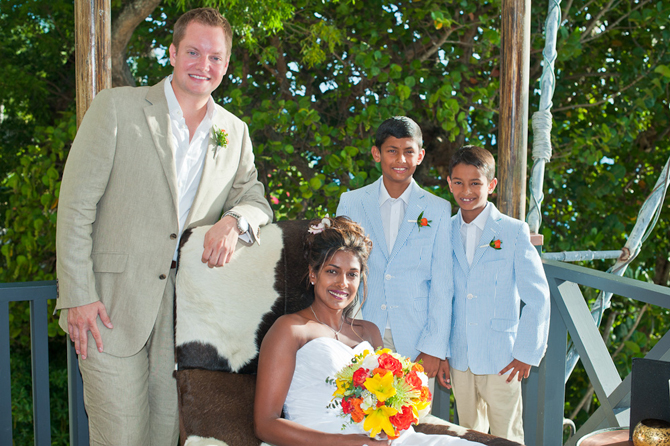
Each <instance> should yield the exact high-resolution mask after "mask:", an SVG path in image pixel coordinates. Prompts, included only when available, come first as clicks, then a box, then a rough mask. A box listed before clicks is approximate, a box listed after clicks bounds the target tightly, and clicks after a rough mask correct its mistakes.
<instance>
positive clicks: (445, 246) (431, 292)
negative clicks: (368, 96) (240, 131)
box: [337, 116, 453, 382]
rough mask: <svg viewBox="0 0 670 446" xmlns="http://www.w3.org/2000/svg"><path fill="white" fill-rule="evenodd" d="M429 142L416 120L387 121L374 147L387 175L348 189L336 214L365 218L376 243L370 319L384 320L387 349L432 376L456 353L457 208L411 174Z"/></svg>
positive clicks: (371, 272)
mask: <svg viewBox="0 0 670 446" xmlns="http://www.w3.org/2000/svg"><path fill="white" fill-rule="evenodd" d="M422 145H423V139H422V135H421V129H420V128H419V126H418V125H417V124H416V122H414V121H412V120H411V119H409V118H407V117H404V116H396V117H393V118H390V119H387V120H386V121H384V122H383V123H382V124H381V125H380V126H379V128H378V129H377V133H376V135H375V145H374V146H373V147H372V156H373V158H374V160H375V161H376V162H378V163H380V165H381V170H382V177H381V178H380V179H379V180H378V181H376V182H374V183H372V184H370V185H369V186H366V187H363V188H361V189H358V190H355V191H351V192H346V193H344V194H343V195H342V197H341V198H340V204H339V206H338V208H337V215H347V216H349V217H350V218H351V219H352V220H354V221H355V222H357V223H359V224H360V225H361V226H362V227H363V228H364V229H365V232H366V233H367V236H368V237H370V239H372V242H373V249H372V253H371V255H370V259H369V260H368V268H369V274H368V287H367V288H368V293H367V299H366V301H365V303H364V304H363V307H362V310H363V311H362V313H363V318H364V319H365V320H368V321H372V322H374V323H375V324H376V325H377V327H378V328H379V330H380V332H381V333H382V334H383V335H384V336H383V337H384V345H385V347H388V348H391V349H393V350H395V351H397V352H398V353H400V354H401V355H404V356H407V357H410V358H412V359H416V360H422V361H423V366H424V368H425V371H426V374H427V375H428V377H429V378H433V377H435V376H436V375H437V374H438V370H439V369H440V367H441V366H443V361H442V360H443V359H445V358H446V357H447V356H448V355H449V342H448V341H449V329H450V321H451V301H452V298H453V284H452V275H451V266H452V259H451V255H449V253H450V252H451V205H450V204H449V202H448V201H446V200H444V199H442V198H439V197H436V196H435V195H433V194H431V193H429V192H426V191H424V190H423V189H421V187H419V186H418V185H417V184H416V182H415V181H414V180H413V178H412V175H413V174H414V171H415V170H416V167H417V166H418V165H419V164H421V161H422V160H423V157H424V154H425V152H424V149H423V148H422ZM446 366H447V367H448V364H447V365H446ZM447 373H448V369H447ZM431 382H434V380H431Z"/></svg>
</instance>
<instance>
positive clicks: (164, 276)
mask: <svg viewBox="0 0 670 446" xmlns="http://www.w3.org/2000/svg"><path fill="white" fill-rule="evenodd" d="M166 277H167V276H166V275H165V274H161V275H160V276H158V278H159V279H161V280H165V278H166Z"/></svg>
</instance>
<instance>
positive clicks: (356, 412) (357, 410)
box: [350, 398, 365, 423]
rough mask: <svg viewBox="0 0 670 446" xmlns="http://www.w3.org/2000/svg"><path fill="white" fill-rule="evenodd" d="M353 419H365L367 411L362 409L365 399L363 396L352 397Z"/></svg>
mask: <svg viewBox="0 0 670 446" xmlns="http://www.w3.org/2000/svg"><path fill="white" fill-rule="evenodd" d="M350 402H351V419H352V420H354V422H355V423H360V422H361V421H363V420H364V419H365V412H363V409H361V403H362V402H363V400H362V399H361V398H351V401H350Z"/></svg>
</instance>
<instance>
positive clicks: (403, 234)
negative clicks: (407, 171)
mask: <svg viewBox="0 0 670 446" xmlns="http://www.w3.org/2000/svg"><path fill="white" fill-rule="evenodd" d="M410 187H411V188H412V193H411V194H410V196H409V203H407V210H406V211H405V216H404V218H403V219H402V224H401V225H400V228H398V236H397V237H396V239H395V243H394V244H393V251H392V252H391V258H393V257H394V256H395V255H396V254H397V253H398V251H399V250H400V248H401V247H402V246H403V245H404V244H405V242H406V241H407V238H408V237H409V235H410V234H411V233H412V231H414V230H416V231H418V230H419V228H418V226H417V223H416V220H417V218H418V217H419V214H421V212H424V217H425V218H427V219H428V220H431V218H430V217H431V216H430V213H426V211H425V209H424V206H425V204H424V202H423V201H424V200H423V197H424V196H425V195H426V191H424V190H423V189H421V188H420V187H419V185H418V184H416V182H414V181H412V184H411V185H410ZM423 230H424V231H429V230H430V228H429V227H426V228H423Z"/></svg>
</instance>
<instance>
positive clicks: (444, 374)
mask: <svg viewBox="0 0 670 446" xmlns="http://www.w3.org/2000/svg"><path fill="white" fill-rule="evenodd" d="M437 381H438V382H439V383H440V384H441V385H442V387H446V388H447V389H451V372H450V371H449V358H446V359H445V360H444V361H440V367H439V368H438V369H437Z"/></svg>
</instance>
